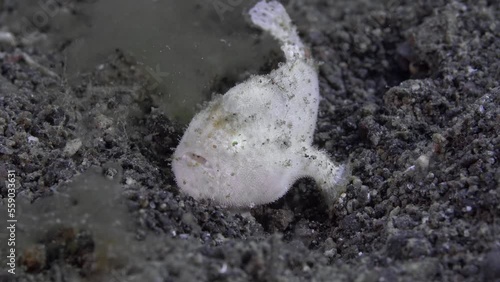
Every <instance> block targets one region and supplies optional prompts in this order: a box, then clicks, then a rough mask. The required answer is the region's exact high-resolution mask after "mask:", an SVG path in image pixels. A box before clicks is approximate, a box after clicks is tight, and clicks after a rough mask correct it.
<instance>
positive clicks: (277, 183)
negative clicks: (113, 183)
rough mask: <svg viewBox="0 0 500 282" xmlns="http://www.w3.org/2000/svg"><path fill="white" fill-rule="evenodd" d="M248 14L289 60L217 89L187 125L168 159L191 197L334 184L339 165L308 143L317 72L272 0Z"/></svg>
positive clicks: (253, 197) (254, 197)
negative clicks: (311, 182) (309, 181)
mask: <svg viewBox="0 0 500 282" xmlns="http://www.w3.org/2000/svg"><path fill="white" fill-rule="evenodd" d="M250 16H251V19H252V22H253V23H254V24H255V25H257V26H259V27H261V28H262V29H264V30H266V31H268V32H270V33H271V34H272V35H273V36H274V37H275V38H276V39H278V40H279V41H280V42H281V43H282V49H283V51H284V52H285V55H286V58H287V62H286V63H285V64H283V65H282V66H280V68H278V69H277V70H274V71H272V72H271V73H270V74H268V75H264V76H254V77H252V78H250V79H249V80H247V81H245V82H243V83H241V84H239V85H236V86H235V87H233V88H231V89H230V90H229V91H228V92H227V93H226V94H225V95H223V96H218V97H216V98H215V99H214V100H213V101H211V102H210V103H209V105H208V106H207V107H206V108H205V109H204V110H202V111H201V112H200V113H198V114H197V115H196V116H195V117H194V118H193V120H192V121H191V123H190V124H189V127H188V129H187V130H186V132H185V134H184V136H183V137H182V139H181V141H180V143H179V146H178V147H177V149H176V151H175V153H174V156H173V161H172V169H173V171H174V174H175V177H176V180H177V184H178V185H179V187H180V188H181V190H182V191H183V192H185V193H187V194H189V195H191V196H192V197H194V198H209V199H212V200H214V201H216V202H218V203H221V204H224V205H228V206H235V207H244V206H249V207H252V206H254V205H258V204H265V203H269V202H272V201H275V200H277V199H279V198H280V197H281V196H283V195H284V194H285V193H286V192H287V191H288V189H289V188H290V187H291V186H292V185H293V184H294V182H295V181H296V180H297V179H299V178H302V177H312V178H314V179H315V180H316V181H317V183H318V184H319V186H320V187H321V188H322V189H333V186H334V185H335V183H336V182H338V178H339V175H340V174H341V171H342V170H343V168H342V167H340V166H337V165H335V164H334V163H333V162H332V161H331V160H330V159H329V157H328V156H327V155H326V153H324V152H321V151H319V150H317V149H316V148H314V147H312V139H313V134H314V129H315V127H316V119H317V114H318V106H319V99H320V97H319V87H318V75H317V72H316V69H315V66H314V62H313V60H311V59H308V58H306V56H305V49H304V46H303V45H302V42H300V38H299V37H298V36H297V33H296V31H295V28H294V27H293V26H292V24H291V20H290V18H289V17H288V14H287V13H286V11H285V9H284V8H283V6H281V4H279V3H278V2H275V1H273V2H269V3H266V2H264V1H261V2H259V3H258V4H257V5H256V6H254V8H252V10H250Z"/></svg>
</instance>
